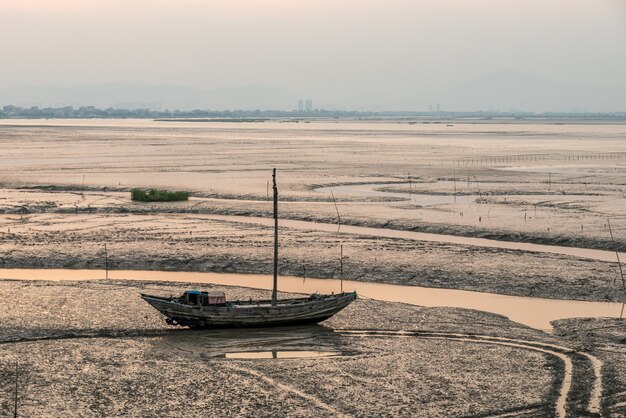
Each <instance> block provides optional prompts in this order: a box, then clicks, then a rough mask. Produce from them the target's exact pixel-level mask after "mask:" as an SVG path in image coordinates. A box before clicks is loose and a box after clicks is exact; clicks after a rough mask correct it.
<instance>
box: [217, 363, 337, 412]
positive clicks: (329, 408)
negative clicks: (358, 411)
mask: <svg viewBox="0 0 626 418" xmlns="http://www.w3.org/2000/svg"><path fill="white" fill-rule="evenodd" d="M224 368H227V369H230V370H233V371H235V372H239V373H241V374H244V375H252V376H254V377H256V378H257V379H261V380H263V381H264V382H265V383H267V384H269V385H271V386H274V387H276V388H278V389H281V390H284V391H286V392H290V393H293V394H294V395H296V396H298V397H300V398H303V399H306V400H307V401H309V402H311V403H313V404H314V405H315V406H317V407H319V408H321V409H323V410H325V411H327V412H329V413H331V414H332V416H335V417H347V416H348V415H345V414H344V413H342V412H341V411H339V410H337V409H335V408H333V407H332V406H330V405H328V404H327V403H324V402H323V401H321V400H320V399H318V398H316V397H315V396H312V395H309V394H308V393H305V392H302V391H301V390H298V389H296V388H294V387H293V386H289V385H286V384H284V383H280V382H277V381H276V380H274V379H272V378H270V377H268V376H266V375H264V374H263V373H260V372H258V371H256V370H252V369H249V368H245V367H239V366H234V365H232V364H227V365H225V366H224Z"/></svg>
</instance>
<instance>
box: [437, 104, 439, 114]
mask: <svg viewBox="0 0 626 418" xmlns="http://www.w3.org/2000/svg"><path fill="white" fill-rule="evenodd" d="M437 112H439V103H437Z"/></svg>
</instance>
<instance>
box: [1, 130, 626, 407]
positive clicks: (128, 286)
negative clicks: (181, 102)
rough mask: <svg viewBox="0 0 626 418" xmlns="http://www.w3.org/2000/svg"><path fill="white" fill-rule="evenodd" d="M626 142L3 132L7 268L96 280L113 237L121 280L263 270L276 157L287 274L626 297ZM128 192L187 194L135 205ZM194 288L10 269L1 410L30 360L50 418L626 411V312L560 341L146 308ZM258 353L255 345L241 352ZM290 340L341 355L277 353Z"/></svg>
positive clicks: (376, 321)
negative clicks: (623, 257)
mask: <svg viewBox="0 0 626 418" xmlns="http://www.w3.org/2000/svg"><path fill="white" fill-rule="evenodd" d="M448 125H452V126H448ZM625 139H626V129H625V128H624V125H620V124H592V123H584V124H551V123H532V122H523V123H518V122H515V123H514V122H510V121H509V122H506V123H485V122H484V121H483V122H482V123H472V122H468V121H465V122H454V123H453V124H433V123H429V124H409V123H408V122H406V121H402V120H397V121H315V120H313V121H310V123H306V124H304V123H298V124H295V123H281V121H279V120H274V121H266V122H251V123H246V124H232V123H221V122H214V123H210V124H203V123H199V122H196V123H184V122H182V123H181V122H158V121H145V120H105V121H99V120H89V121H85V120H50V121H2V122H0V146H1V147H2V149H3V164H2V166H0V183H1V184H2V189H0V213H1V214H0V254H2V257H1V259H0V266H1V267H4V268H7V267H9V268H42V269H43V268H71V269H77V268H84V269H101V268H103V267H104V264H105V257H104V244H105V243H106V244H107V250H108V251H107V253H108V254H107V255H108V266H109V268H112V269H125V270H136V269H140V270H175V271H213V272H232V273H259V274H267V273H269V272H270V271H271V251H272V241H271V240H272V234H271V229H270V228H269V227H268V226H267V225H265V224H264V223H263V222H259V221H257V220H255V218H253V217H268V216H269V214H270V213H271V202H270V201H269V187H268V180H270V170H271V168H272V167H277V168H278V173H279V192H280V196H281V202H280V207H279V208H280V217H281V222H283V224H282V226H281V228H280V257H281V262H280V271H281V274H286V275H291V276H300V277H302V278H305V277H317V278H321V279H324V278H338V277H343V278H345V279H351V280H357V281H366V282H380V283H394V284H403V285H418V286H425V287H439V288H450V289H464V290H477V291H486V292H492V293H500V294H508V295H518V296H534V297H544V298H555V299H579V300H590V301H614V302H624V301H625V300H626V298H625V293H624V290H623V287H622V281H621V276H620V270H619V266H618V263H617V255H616V258H615V260H612V259H611V258H610V257H609V256H607V255H606V254H609V255H611V254H613V253H612V251H615V250H618V251H624V249H625V248H626V240H625V238H624V236H625V235H624V232H626V215H625V214H626V211H625V210H624V209H626V207H624V205H625V203H624V202H625V200H624V186H625V185H626V170H624V168H625V167H624V166H625V165H626V141H624V140H625ZM133 187H144V188H149V187H155V188H159V189H169V190H185V191H190V192H192V198H191V199H190V200H189V201H187V202H167V203H142V202H133V201H131V200H130V193H129V191H130V189H131V188H133ZM288 220H301V221H310V222H311V224H303V225H300V226H296V225H295V224H289V222H288ZM315 223H318V224H320V225H322V224H324V225H325V226H324V227H323V228H321V227H316V226H315ZM346 225H354V226H362V227H371V228H377V229H379V230H383V231H388V233H384V232H383V233H381V234H378V235H376V234H373V233H367V231H364V232H363V233H354V232H349V231H347V228H346V227H345V226H346ZM329 226H330V227H329ZM342 226H343V230H342ZM335 227H336V229H335ZM403 231H405V232H406V231H411V232H427V233H434V234H440V235H441V237H442V239H441V240H437V239H433V240H430V241H425V240H420V239H415V238H411V237H407V236H403V235H402V232H403ZM446 236H448V237H449V236H453V237H469V238H488V239H492V240H496V241H497V240H500V241H508V242H512V243H516V242H517V243H527V244H547V245H562V246H569V247H578V248H582V249H591V250H603V251H604V253H603V256H602V257H594V256H591V255H586V254H582V255H567V254H560V253H558V251H557V252H545V251H540V250H536V251H535V250H529V249H524V248H521V247H520V248H500V247H498V246H496V245H490V244H488V243H487V244H485V245H473V244H468V243H463V242H460V243H451V242H449V240H448V241H446V239H444V237H446ZM589 254H591V253H589ZM36 278H37V277H33V279H36ZM189 286H200V285H197V284H196V285H192V284H172V283H168V284H165V283H158V282H154V283H146V282H133V281H129V280H117V281H77V282H63V283H56V282H46V281H32V282H31V281H28V280H13V281H12V280H3V281H1V282H0V288H2V296H3V298H4V299H5V300H6V301H7V303H6V304H3V305H2V307H1V308H0V321H1V323H2V325H1V327H2V332H1V335H2V337H0V338H1V339H2V344H1V345H0V355H1V356H2V359H0V367H1V370H0V373H1V377H2V379H1V381H2V383H1V384H2V385H3V386H2V387H3V391H2V393H3V395H2V396H3V397H2V398H1V399H2V404H1V405H2V408H3V411H5V412H6V411H11V408H12V398H11V396H12V392H11V391H12V389H11V387H12V386H11V382H12V378H13V377H12V376H13V373H14V368H15V364H14V362H15V360H19V362H20V364H22V366H23V367H22V370H23V375H22V377H23V378H24V379H23V380H21V383H20V384H21V385H24V386H23V387H22V386H20V388H21V389H23V390H20V391H19V396H20V405H21V407H22V408H23V410H24V411H25V414H26V415H31V416H36V415H65V414H68V413H71V412H72V411H85V412H84V413H85V414H94V415H124V414H128V415H137V414H144V415H163V414H165V415H174V416H184V415H188V414H189V409H187V408H189V407H192V408H195V409H198V408H210V409H211V411H212V412H214V413H215V414H216V415H223V416H232V415H238V414H239V415H246V414H249V413H251V411H254V412H255V413H259V414H261V415H294V414H297V415H306V416H313V415H316V416H317V415H328V416H331V415H341V414H345V415H356V416H369V415H371V413H372V411H382V410H385V411H390V412H391V413H393V414H397V415H405V416H416V415H419V416H451V415H452V416H467V415H479V416H482V415H489V414H498V413H500V414H502V413H508V412H510V413H514V414H517V415H520V416H524V415H528V416H536V415H554V414H556V415H564V414H566V413H567V414H570V415H581V414H598V413H600V412H602V413H604V414H605V415H606V414H619V413H624V411H625V408H626V403H624V402H625V401H626V382H625V381H626V373H624V370H623V368H622V367H621V366H620V364H623V360H624V356H625V355H626V348H625V347H626V346H625V345H624V341H626V340H625V338H626V334H624V332H625V329H626V324H625V323H624V320H623V319H620V318H614V319H602V318H595V319H569V320H566V319H564V320H562V321H558V322H557V323H555V324H554V330H553V332H552V334H547V333H545V332H542V331H539V330H535V329H532V328H529V327H526V326H522V325H520V324H516V323H514V322H511V321H509V320H508V319H506V318H504V317H500V316H497V315H493V314H489V313H485V312H480V311H470V310H464V309H457V308H446V307H441V308H423V307H416V306H409V305H403V304H398V303H387V302H380V301H375V300H369V299H363V300H360V301H358V302H357V303H355V304H354V306H351V307H350V308H348V309H346V311H345V312H342V313H341V314H339V315H338V316H337V317H335V318H333V319H331V320H330V321H327V322H325V323H323V324H322V326H319V327H313V328H305V329H298V330H290V331H289V332H287V333H285V332H280V331H276V332H273V331H262V332H259V333H258V334H257V333H252V334H251V335H250V336H248V335H246V336H242V335H241V334H240V333H236V332H231V333H228V332H226V333H225V334H224V333H222V334H220V333H217V332H215V331H202V332H195V331H194V332H192V331H185V330H181V329H179V330H174V329H170V328H167V327H166V326H165V325H164V323H163V321H162V318H161V317H160V316H159V314H158V313H157V312H156V311H152V310H151V309H150V308H149V307H148V306H147V305H145V304H143V303H142V302H141V300H139V298H138V293H139V292H140V291H142V290H144V289H145V288H147V287H150V288H152V290H153V291H155V292H162V293H163V294H170V293H174V294H175V293H179V292H182V290H183V289H185V288H187V287H189ZM225 289H226V290H227V292H228V294H229V297H230V298H236V297H244V298H247V297H257V296H259V295H261V294H262V295H263V296H265V295H266V292H265V293H264V292H263V291H260V290H253V289H243V288H236V287H226V288H225ZM368 296H370V297H372V298H376V295H368ZM241 352H243V353H250V352H254V353H260V354H258V356H259V357H260V358H257V359H241V358H231V357H227V356H226V354H227V353H241ZM288 352H323V353H331V355H330V356H327V357H317V358H304V359H298V360H291V359H289V358H284V357H283V358H282V359H281V356H284V353H288ZM267 353H269V354H268V355H269V356H270V358H269V359H265V358H263V357H264V356H266V354H267ZM249 355H250V354H249ZM235 357H236V356H235ZM271 357H276V359H273V358H271ZM287 357H288V355H287ZM131 390H132V391H133V395H132V396H131V395H129V393H130V391H131Z"/></svg>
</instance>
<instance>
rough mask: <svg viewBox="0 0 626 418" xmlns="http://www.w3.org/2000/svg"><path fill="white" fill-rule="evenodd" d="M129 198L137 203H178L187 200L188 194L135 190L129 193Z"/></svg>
mask: <svg viewBox="0 0 626 418" xmlns="http://www.w3.org/2000/svg"><path fill="white" fill-rule="evenodd" d="M130 196H131V199H132V200H135V201H138V202H179V201H182V200H189V192H181V191H178V192H169V191H167V190H158V189H139V188H135V189H132V190H131V191H130Z"/></svg>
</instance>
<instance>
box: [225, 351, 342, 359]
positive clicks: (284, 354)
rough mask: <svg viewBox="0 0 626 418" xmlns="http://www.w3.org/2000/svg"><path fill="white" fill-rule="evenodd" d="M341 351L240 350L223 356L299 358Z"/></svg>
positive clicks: (330, 354) (334, 354)
mask: <svg viewBox="0 0 626 418" xmlns="http://www.w3.org/2000/svg"><path fill="white" fill-rule="evenodd" d="M340 355H341V353H338V352H334V351H277V350H272V351H241V352H236V353H226V354H224V358H233V359H244V360H245V359H250V360H258V359H300V358H319V357H337V356H340Z"/></svg>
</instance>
